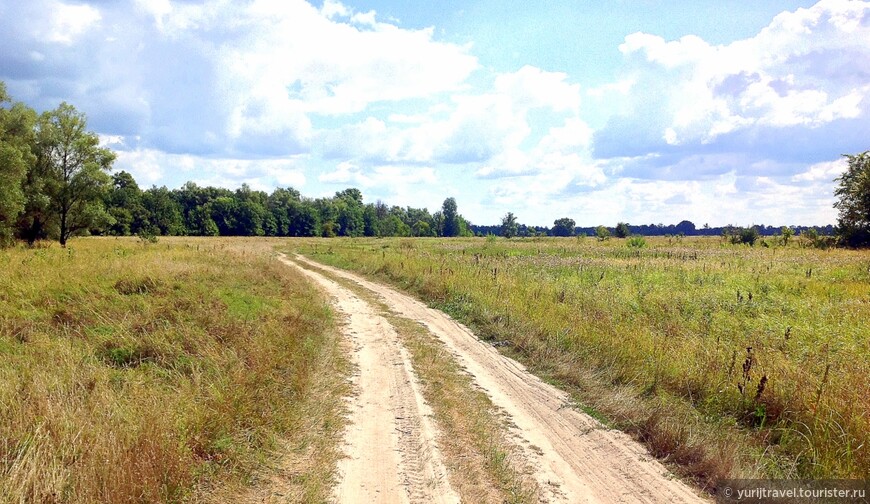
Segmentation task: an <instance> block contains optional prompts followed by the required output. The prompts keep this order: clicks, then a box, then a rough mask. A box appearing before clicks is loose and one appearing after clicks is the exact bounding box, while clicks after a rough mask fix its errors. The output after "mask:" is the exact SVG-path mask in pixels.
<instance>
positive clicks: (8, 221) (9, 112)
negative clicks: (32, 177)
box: [0, 81, 36, 246]
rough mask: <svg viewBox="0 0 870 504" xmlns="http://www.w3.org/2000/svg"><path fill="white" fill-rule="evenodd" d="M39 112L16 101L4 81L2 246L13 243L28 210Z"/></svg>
mask: <svg viewBox="0 0 870 504" xmlns="http://www.w3.org/2000/svg"><path fill="white" fill-rule="evenodd" d="M35 123H36V112H34V111H33V109H31V108H30V107H27V106H26V105H24V104H23V103H12V100H11V98H10V97H9V95H7V94H6V85H5V84H4V83H3V82H2V81H0V246H3V245H6V244H9V243H11V241H12V237H13V234H14V230H15V227H16V226H17V222H18V217H19V215H20V214H21V212H23V211H24V203H25V197H24V190H23V187H22V184H23V183H24V180H25V176H26V175H27V170H28V168H29V167H30V166H32V165H33V163H34V162H35V161H36V157H35V156H34V155H33V152H32V147H33V141H34V137H33V126H34V124H35Z"/></svg>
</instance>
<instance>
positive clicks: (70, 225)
mask: <svg viewBox="0 0 870 504" xmlns="http://www.w3.org/2000/svg"><path fill="white" fill-rule="evenodd" d="M36 141H37V145H38V148H37V162H36V164H37V165H39V170H38V175H39V177H40V178H43V180H42V181H41V182H42V183H41V184H39V186H40V187H39V188H38V189H39V190H40V192H41V193H42V195H44V196H47V197H48V200H49V205H48V208H47V210H48V212H46V213H47V215H46V216H43V217H47V219H50V220H52V221H53V224H55V225H56V230H57V237H58V240H59V241H60V244H61V246H63V247H65V246H66V243H67V240H69V239H70V237H72V236H74V235H76V234H78V233H80V232H84V231H87V230H89V229H90V228H92V227H94V226H99V225H105V224H109V223H110V220H111V218H110V216H109V214H108V213H107V212H106V210H105V207H104V206H103V196H104V194H105V193H106V192H107V191H108V190H109V189H110V188H111V181H112V179H111V177H109V175H108V173H107V172H108V170H109V169H110V168H111V167H112V162H113V161H114V160H115V154H114V153H113V152H112V151H110V150H109V149H104V148H101V147H100V146H99V143H100V142H99V138H98V137H97V135H96V134H95V133H90V132H88V131H87V120H86V119H85V116H84V114H82V113H80V112H78V111H77V110H76V109H75V107H73V106H72V105H69V104H68V103H66V102H64V103H61V104H60V106H58V108H57V109H55V110H52V111H49V112H46V113H44V114H43V115H42V116H41V117H40V120H39V123H38V128H37V138H36ZM33 188H34V189H35V188H36V187H33ZM40 210H42V211H44V210H45V208H42V209H40Z"/></svg>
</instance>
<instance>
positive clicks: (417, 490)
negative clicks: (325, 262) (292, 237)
mask: <svg viewBox="0 0 870 504" xmlns="http://www.w3.org/2000/svg"><path fill="white" fill-rule="evenodd" d="M279 258H280V260H281V261H282V262H284V263H285V264H287V265H288V266H291V267H294V268H297V269H299V271H300V272H302V273H303V274H304V275H306V276H307V277H308V278H310V279H311V280H312V281H313V282H314V283H315V284H317V285H319V286H320V287H321V288H322V289H323V290H324V291H326V292H327V293H328V294H329V295H330V296H331V297H332V301H333V305H334V307H335V309H336V311H337V312H338V313H339V314H340V315H342V317H343V318H344V319H345V321H346V324H345V326H344V327H343V330H342V332H343V334H344V335H345V336H346V337H348V338H349V339H350V340H351V342H352V344H353V349H354V353H353V355H352V356H351V357H352V361H353V363H354V365H355V367H356V372H355V373H354V375H353V377H352V381H353V385H354V389H355V395H354V396H353V397H351V398H350V399H349V405H348V409H349V426H348V428H347V431H346V433H345V439H344V452H345V454H346V456H347V457H346V458H345V459H343V460H341V461H340V462H339V464H338V471H337V472H338V484H337V485H336V488H335V490H334V493H333V500H334V502H336V503H341V504H345V503H370V502H378V503H385V504H406V503H407V504H417V503H429V502H434V503H442V504H448V503H450V504H452V503H459V502H460V498H459V496H458V495H457V493H456V492H455V491H454V490H453V489H452V488H451V487H450V483H449V481H448V478H447V469H446V467H445V466H444V464H443V461H442V456H441V453H440V450H439V449H438V445H437V436H438V431H437V429H436V426H435V425H434V423H433V420H432V412H431V409H430V408H429V406H428V405H427V404H426V401H425V400H424V398H423V396H422V394H421V392H420V389H419V385H418V383H417V379H416V376H415V375H414V371H413V368H412V365H411V359H410V356H409V354H408V351H407V350H406V349H405V348H404V346H403V345H402V344H401V342H400V340H399V335H398V333H397V332H396V330H395V329H394V328H393V326H392V325H390V323H389V322H388V321H387V320H386V319H385V318H384V317H382V316H381V315H379V314H378V312H377V310H376V309H375V308H374V307H372V306H371V305H369V304H368V303H367V302H365V301H364V300H362V299H360V298H359V297H357V296H356V295H354V294H353V293H352V292H351V291H349V290H348V289H346V288H345V287H342V286H341V285H339V284H338V283H336V282H334V281H332V280H329V279H328V278H326V277H324V276H323V275H320V274H318V273H315V272H313V271H310V270H307V269H305V268H302V267H300V266H299V265H298V264H296V263H295V262H294V261H291V260H289V259H287V258H286V256H283V255H282V256H279Z"/></svg>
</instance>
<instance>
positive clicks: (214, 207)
mask: <svg viewBox="0 0 870 504" xmlns="http://www.w3.org/2000/svg"><path fill="white" fill-rule="evenodd" d="M236 207H237V204H236V200H235V198H233V197H232V196H219V197H217V198H215V199H214V200H212V202H211V218H212V219H213V220H214V222H215V224H216V225H217V227H218V231H219V233H220V235H221V236H232V235H233V234H234V233H235V231H236Z"/></svg>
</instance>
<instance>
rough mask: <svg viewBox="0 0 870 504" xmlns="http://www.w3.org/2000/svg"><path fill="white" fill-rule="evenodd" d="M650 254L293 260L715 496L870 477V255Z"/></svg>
mask: <svg viewBox="0 0 870 504" xmlns="http://www.w3.org/2000/svg"><path fill="white" fill-rule="evenodd" d="M647 241H648V243H649V246H648V247H644V248H631V247H628V246H627V243H626V241H625V240H618V239H612V240H608V241H605V242H599V241H597V240H594V239H592V238H585V239H577V238H566V239H552V238H547V239H537V240H531V239H514V240H504V239H497V240H495V239H483V238H478V239H450V240H438V239H413V240H412V239H341V240H329V241H323V240H307V241H306V240H302V241H294V242H292V243H293V246H294V247H295V248H296V249H297V250H298V251H299V252H301V253H303V254H306V255H308V256H310V257H312V258H314V259H316V260H318V261H321V262H324V263H327V264H331V265H335V266H340V267H344V268H348V269H352V270H356V271H359V272H363V273H365V274H368V275H371V276H374V277H378V278H381V279H384V280H387V281H388V282H391V283H393V284H395V285H398V286H400V287H402V288H404V289H406V290H408V291H411V292H413V293H415V294H417V295H418V296H420V297H421V298H423V299H425V300H427V301H428V302H430V303H431V304H432V305H434V306H436V307H439V308H441V309H443V310H445V311H447V312H448V313H450V314H451V315H453V316H455V317H457V318H458V319H460V320H462V321H463V322H465V323H467V324H469V325H470V326H472V328H473V329H474V330H475V331H476V332H477V334H479V335H480V336H481V337H482V338H486V339H490V340H493V341H494V342H498V344H499V347H500V348H502V349H503V350H505V351H506V352H508V353H511V354H513V355H515V356H516V357H518V358H520V359H521V360H523V361H524V362H526V363H527V364H528V365H530V366H531V368H532V369H533V370H534V371H535V372H536V373H538V374H540V375H541V376H543V377H545V378H546V379H549V380H552V381H553V382H556V383H558V384H559V385H560V386H562V387H564V388H566V389H568V390H569V391H571V392H572V393H573V394H575V397H577V398H578V401H579V402H580V403H581V405H582V407H583V408H584V409H586V410H587V411H589V412H590V413H592V414H594V415H597V416H599V417H600V418H602V419H603V420H605V421H606V422H610V423H612V424H615V425H616V426H618V427H620V428H623V429H625V430H627V431H629V432H632V433H633V434H635V435H636V436H637V437H638V438H640V439H641V440H643V441H644V442H645V443H646V444H647V445H648V446H649V447H650V449H651V450H652V451H653V453H655V454H656V455H658V456H659V457H661V458H664V459H666V460H668V461H671V462H674V463H675V467H676V468H677V470H678V471H679V472H681V473H682V474H684V475H685V476H688V477H691V478H694V479H696V480H697V481H698V482H700V483H701V484H702V485H707V484H712V482H713V481H715V479H717V478H722V477H751V476H778V477H806V478H821V477H839V478H867V477H868V476H870V443H868V441H870V380H868V376H870V329H868V325H867V321H868V320H870V255H868V254H867V252H859V251H849V250H826V251H822V250H817V249H811V248H804V247H801V246H800V243H792V244H791V245H790V246H788V247H781V246H771V247H762V246H756V247H754V248H750V247H748V246H744V245H739V246H735V245H731V244H728V243H725V242H724V241H722V240H721V239H718V238H704V239H690V238H685V239H677V238H672V239H667V238H660V239H648V240H647Z"/></svg>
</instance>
